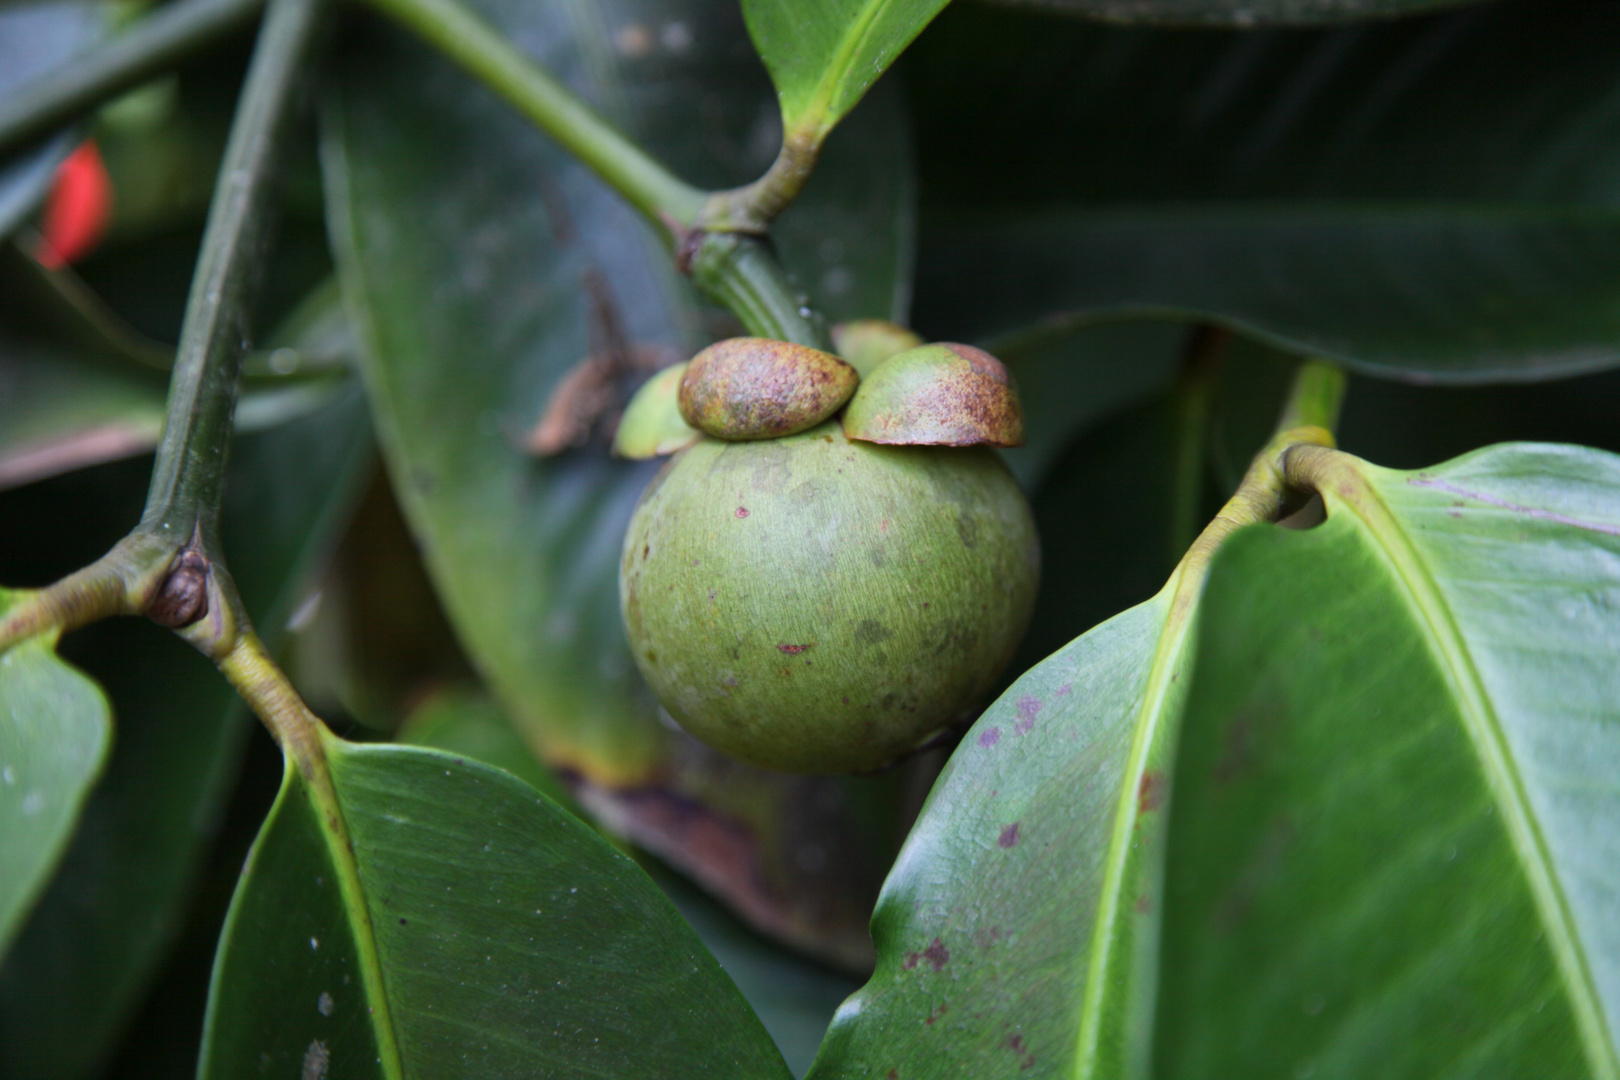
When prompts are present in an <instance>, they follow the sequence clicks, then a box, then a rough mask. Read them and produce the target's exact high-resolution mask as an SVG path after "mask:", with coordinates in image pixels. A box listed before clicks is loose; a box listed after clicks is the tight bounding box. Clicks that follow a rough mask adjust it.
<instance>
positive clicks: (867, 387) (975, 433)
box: [844, 341, 1024, 446]
mask: <svg viewBox="0 0 1620 1080" xmlns="http://www.w3.org/2000/svg"><path fill="white" fill-rule="evenodd" d="M844 434H845V435H847V436H848V437H850V438H851V439H861V440H864V441H866V442H876V443H890V444H900V445H926V446H980V445H984V446H1022V445H1023V443H1024V411H1023V407H1022V405H1020V404H1019V401H1018V391H1017V389H1016V388H1015V387H1014V386H1013V382H1012V377H1011V376H1010V375H1009V374H1008V373H1007V369H1006V367H1005V366H1004V365H1003V364H1002V363H1001V361H1000V360H997V359H996V358H995V357H994V356H991V355H990V354H989V353H987V352H985V351H984V350H983V349H977V348H974V347H973V346H972V345H958V344H956V343H954V342H948V341H944V342H935V343H933V344H931V345H923V346H920V347H918V348H915V349H908V350H906V351H905V352H902V353H898V354H896V355H894V356H892V357H890V358H889V359H887V360H885V361H883V362H882V363H881V364H878V365H877V366H876V367H875V368H873V369H872V372H871V374H870V375H868V376H867V377H866V378H865V379H863V380H862V382H861V385H860V388H859V389H858V390H857V391H856V392H855V396H854V397H853V398H852V399H851V400H850V403H849V408H847V409H845V410H844Z"/></svg>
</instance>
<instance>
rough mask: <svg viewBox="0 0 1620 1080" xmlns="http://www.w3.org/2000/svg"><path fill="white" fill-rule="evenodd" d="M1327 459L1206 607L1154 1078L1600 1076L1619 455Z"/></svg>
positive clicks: (1250, 536) (1619, 722)
mask: <svg viewBox="0 0 1620 1080" xmlns="http://www.w3.org/2000/svg"><path fill="white" fill-rule="evenodd" d="M1328 462H1329V464H1327V465H1326V466H1325V467H1322V468H1320V469H1318V470H1316V471H1315V472H1314V473H1312V474H1311V478H1312V479H1313V481H1314V482H1315V484H1316V486H1317V488H1318V490H1319V491H1320V492H1321V494H1322V496H1323V498H1324V499H1325V500H1326V504H1327V514H1328V516H1327V521H1326V522H1325V523H1324V524H1323V525H1321V526H1319V527H1318V528H1316V529H1313V530H1310V531H1307V532H1294V531H1289V530H1281V529H1274V528H1264V527H1262V528H1256V529H1252V530H1249V531H1247V532H1245V533H1242V534H1240V535H1238V536H1237V537H1235V538H1234V539H1233V540H1232V541H1230V542H1229V544H1228V545H1227V546H1226V547H1225V548H1224V549H1223V550H1222V552H1221V554H1220V555H1219V556H1218V558H1217V560H1216V564H1215V568H1214V570H1213V571H1212V575H1211V578H1210V582H1209V588H1208V592H1207V594H1206V596H1205V598H1204V605H1203V611H1202V614H1201V616H1200V620H1201V621H1200V628H1201V629H1200V631H1199V641H1200V644H1199V657H1198V662H1197V671H1196V675H1195V678H1194V681H1193V689H1192V691H1191V694H1190V699H1189V700H1190V705H1189V709H1188V715H1187V718H1186V721H1185V724H1184V735H1183V743H1182V749H1181V751H1180V754H1179V756H1178V760H1177V767H1176V784H1175V796H1174V815H1173V824H1172V826H1171V832H1170V838H1169V856H1168V863H1169V870H1168V876H1167V881H1166V909H1165V910H1166V923H1165V930H1164V959H1163V970H1164V972H1165V978H1164V979H1163V980H1162V982H1161V986H1162V990H1161V1002H1160V1011H1159V1018H1160V1022H1159V1027H1158V1031H1157V1034H1156V1039H1155V1047H1156V1049H1155V1057H1156V1064H1157V1067H1158V1069H1159V1075H1163V1076H1167V1077H1182V1076H1185V1077H1195V1076H1196V1077H1208V1076H1224V1075H1232V1074H1233V1071H1234V1070H1236V1071H1237V1072H1240V1073H1241V1074H1242V1075H1244V1076H1253V1077H1296V1076H1302V1075H1310V1076H1313V1077H1316V1078H1329V1077H1334V1078H1337V1077H1365V1076H1368V1075H1371V1074H1372V1073H1376V1074H1377V1075H1379V1076H1386V1077H1433V1076H1438V1075H1446V1076H1456V1077H1498V1076H1531V1075H1534V1076H1538V1077H1594V1076H1601V1077H1612V1076H1614V1075H1616V1074H1617V1071H1620V1063H1617V1058H1616V1049H1615V1047H1616V1033H1617V1031H1620V933H1617V928H1620V917H1617V915H1616V908H1615V904H1616V899H1615V898H1616V896H1617V895H1620V871H1617V868H1620V847H1617V838H1620V779H1617V773H1616V770H1615V767H1614V766H1615V762H1616V761H1617V760H1620V699H1617V698H1616V695H1615V687H1616V686H1620V618H1617V613H1620V497H1617V495H1616V492H1617V491H1620V458H1616V457H1614V456H1612V455H1608V454H1602V453H1599V452H1596V451H1591V450H1584V449H1580V448H1576V447H1565V446H1546V445H1533V444H1519V445H1506V446H1498V447H1492V448H1490V449H1487V450H1482V451H1479V452H1477V453H1474V454H1471V455H1468V456H1467V457H1464V458H1461V459H1459V460H1457V461H1453V462H1451V463H1449V464H1446V465H1443V466H1440V467H1438V468H1434V469H1427V470H1420V471H1417V472H1411V473H1401V472H1392V471H1389V470H1384V469H1378V468H1374V467H1373V466H1370V465H1367V464H1365V463H1364V462H1361V461H1360V460H1358V459H1355V458H1351V457H1348V456H1344V455H1340V456H1337V457H1335V458H1331V459H1328Z"/></svg>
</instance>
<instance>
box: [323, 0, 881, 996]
mask: <svg viewBox="0 0 1620 1080" xmlns="http://www.w3.org/2000/svg"><path fill="white" fill-rule="evenodd" d="M481 11H482V12H483V14H485V15H486V16H488V17H489V18H490V19H491V20H492V22H494V23H495V24H496V25H497V26H499V27H501V28H502V29H503V30H504V31H505V32H507V33H508V34H510V35H511V36H512V37H513V39H514V40H517V41H520V42H522V43H524V44H525V46H526V47H527V48H530V49H531V50H533V51H534V52H535V54H536V55H537V57H538V58H539V59H540V60H541V62H542V63H544V64H546V66H547V67H548V68H549V69H550V70H552V71H555V72H557V73H558V74H559V76H560V77H562V78H564V79H565V80H567V81H569V82H570V84H571V85H573V86H574V87H575V88H576V89H579V90H581V91H582V92H584V93H585V94H586V96H587V97H590V98H592V99H594V100H595V101H597V102H598V103H599V104H600V105H601V106H602V107H603V108H604V110H605V111H607V112H608V113H609V115H610V116H612V117H613V118H614V119H615V121H616V122H617V123H619V124H620V125H621V127H622V128H624V129H625V130H627V131H629V132H630V133H632V134H633V135H634V136H636V137H638V138H641V139H642V141H643V142H644V143H645V144H646V145H647V146H648V147H649V149H651V150H652V151H654V152H656V153H657V155H658V156H659V157H660V159H661V160H664V161H666V162H668V163H669V164H670V165H671V167H673V168H675V169H676V170H677V171H679V172H680V173H681V174H682V175H683V176H689V177H691V178H692V179H693V180H694V181H698V182H702V183H705V184H712V185H714V186H722V185H724V184H727V183H735V182H737V181H739V180H747V179H749V178H751V177H752V176H754V175H757V173H758V172H759V171H760V170H762V169H763V168H764V167H765V165H766V164H768V162H769V156H770V153H771V152H772V150H774V146H766V145H763V144H762V142H761V140H759V139H758V138H757V132H758V130H759V128H758V122H759V119H760V114H761V110H762V109H764V110H769V108H770V96H769V95H770V88H769V86H768V84H767V82H766V80H765V77H764V73H763V72H762V71H760V70H759V68H758V65H757V64H756V63H754V61H753V59H752V57H751V55H750V54H749V53H748V50H747V45H746V37H745V31H744V27H743V26H742V20H741V18H740V15H739V14H738V13H737V12H736V11H735V10H734V9H726V8H725V7H724V6H723V5H722V6H718V7H717V6H715V5H711V4H703V3H698V2H695V0H636V2H620V3H614V4H612V5H609V6H608V7H607V8H604V9H603V10H602V11H601V13H600V15H599V16H598V15H597V14H593V15H592V16H591V17H590V18H588V19H585V18H583V17H581V18H580V19H578V20H575V19H574V18H573V17H572V16H570V15H569V14H568V11H567V10H565V9H560V8H553V7H547V6H545V5H533V4H526V3H496V2H493V0H492V2H490V3H487V4H485V5H483V6H482V7H481ZM673 26H678V27H679V28H680V29H679V32H678V33H677V32H676V31H674V30H671V29H670V27H673ZM368 29H369V32H370V33H371V34H373V35H374V36H372V37H369V38H368V39H367V43H366V48H364V49H357V50H354V51H352V52H350V53H349V54H347V56H346V58H345V59H344V61H343V71H342V72H341V79H340V80H339V81H338V88H339V94H338V96H337V97H336V98H335V99H333V100H332V101H330V102H329V103H328V104H329V108H328V111H327V116H326V119H327V124H326V128H325V133H324V138H325V146H326V158H325V163H326V166H327V184H328V191H329V196H330V204H331V207H332V210H333V227H332V235H333V237H334V244H335V246H336V249H337V251H338V253H339V261H340V265H341V275H342V278H343V281H344V288H345V291H346V293H347V298H348V302H349V304H350V306H351V309H352V310H353V312H354V314H355V321H356V324H357V326H358V327H359V329H360V333H361V336H362V338H363V339H364V341H365V352H366V365H367V369H366V377H367V381H368V386H369V389H370V392H371V396H372V403H373V408H374V410H375V415H376V417H377V421H378V428H379V431H380V433H381V438H382V443H383V450H384V454H385V457H386V459H387V463H388V466H389V471H390V474H391V476H392V478H393V481H394V485H395V489H396V491H397V492H398V494H399V497H400V502H401V505H402V508H403V509H404V511H405V514H406V517H407V519H408V520H409V522H410V524H411V527H412V530H413V532H414V533H415V534H416V535H417V536H418V537H419V538H420V540H421V542H422V548H423V554H424V558H425V561H426V563H427V566H428V569H429V571H430V574H431V576H432V578H433V580H434V582H435V584H436V586H437V587H438V590H439V593H440V596H441V598H442V599H443V601H444V605H445V609H446V612H447V614H448V615H449V617H450V620H451V622H452V623H453V625H454V626H455V628H456V630H457V632H458V634H459V636H460V638H461V640H462V642H463V643H464V645H465V646H466V648H467V651H468V653H469V654H470V655H471V656H472V657H473V659H474V661H475V663H476V665H477V667H478V669H479V670H480V672H481V673H483V674H484V675H485V677H486V678H487V679H488V680H489V683H490V686H491V689H492V691H493V692H494V694H495V696H496V698H497V700H498V701H499V703H500V705H501V707H502V709H503V710H504V711H505V713H506V714H507V715H508V716H509V717H510V718H511V720H512V722H513V724H514V725H515V726H516V727H517V728H518V730H519V731H520V732H521V733H522V735H523V737H524V740H525V741H526V742H527V743H528V744H529V745H530V746H531V747H533V748H534V749H535V750H536V751H537V752H538V753H539V754H540V756H541V757H542V758H543V759H544V760H545V761H546V763H547V764H548V765H550V766H551V767H553V768H554V769H558V770H560V771H566V772H567V773H569V774H571V775H572V776H574V777H577V778H578V779H579V780H580V781H581V786H582V788H585V789H587V790H582V791H581V792H580V793H579V798H580V800H581V802H582V803H583V804H584V805H585V806H586V807H587V809H589V810H590V811H591V812H592V813H593V814H595V815H596V816H598V817H599V818H602V819H606V820H608V821H610V822H611V825H612V828H613V829H614V830H615V831H616V832H618V833H620V834H625V835H629V836H630V837H632V838H633V839H635V840H636V842H638V843H641V844H643V845H644V846H647V847H649V848H650V849H652V850H654V851H656V852H657V853H658V854H659V855H660V857H662V858H665V859H666V860H668V861H669V862H671V863H672V864H673V865H675V866H677V867H678V868H679V869H681V870H682V871H683V872H685V873H687V874H689V875H692V876H693V877H695V878H697V879H698V880H699V881H701V882H702V883H703V884H704V885H705V887H707V888H709V889H710V890H712V891H715V892H718V893H719V894H721V895H722V896H724V897H725V898H726V899H727V900H728V901H729V902H731V903H732V904H733V905H735V906H737V907H738V908H740V909H741V910H743V911H744V912H746V913H747V916H748V918H749V919H750V921H752V922H754V924H755V925H756V926H759V927H761V928H762V929H764V930H765V931H766V932H768V933H771V934H773V935H776V936H778V937H786V938H788V939H789V940H792V941H794V942H796V943H798V944H800V945H801V946H804V947H808V948H811V949H815V950H817V951H818V952H819V953H820V955H822V956H824V957H828V958H830V959H833V960H834V961H835V962H838V963H841V964H844V965H856V966H858V965H860V964H861V963H862V962H863V959H864V958H866V957H867V956H869V953H870V943H869V939H868V937H867V934H866V929H865V923H866V916H867V914H868V912H869V910H870V908H869V905H870V900H871V897H872V896H873V895H875V892H876V885H877V880H878V878H879V876H880V875H881V865H882V864H883V862H885V861H886V858H887V855H888V852H889V851H891V850H892V847H891V846H890V845H891V844H892V841H891V839H890V838H889V835H888V829H887V827H886V826H884V825H879V826H878V827H874V828H871V829H866V828H865V826H864V825H859V824H857V823H856V822H855V821H854V820H853V819H854V818H856V817H857V816H858V811H857V810H856V809H854V808H855V807H856V806H857V804H858V803H859V802H860V800H859V799H856V798H854V797H851V796H850V793H849V790H848V789H849V787H850V786H851V785H850V783H849V782H846V781H839V780H816V781H804V780H801V779H797V778H786V777H782V776H779V775H776V774H767V773H764V772H760V771H757V770H748V769H744V768H742V767H739V766H736V765H735V764H734V763H730V762H726V761H724V760H723V759H719V758H718V757H717V755H715V754H713V752H712V751H708V750H707V749H706V748H704V747H702V746H700V745H697V744H695V743H694V742H692V740H690V739H689V738H687V737H685V736H684V735H682V734H679V733H676V732H672V731H670V730H669V729H667V728H665V727H664V726H663V725H662V724H660V723H659V721H658V718H657V707H656V704H655V703H654V701H653V700H652V697H651V695H650V693H648V692H647V690H646V689H645V687H643V686H642V685H641V682H640V679H639V678H638V677H637V676H636V674H635V666H634V662H633V660H632V658H631V656H630V655H629V652H628V649H627V647H626V644H625V639H624V631H623V627H622V625H621V622H620V616H619V601H618V564H619V554H620V547H621V544H622V542H623V536H624V530H625V526H626V524H627V523H628V521H629V518H630V514H631V511H632V509H633V508H634V505H635V502H636V499H637V498H638V497H639V495H640V492H641V490H642V488H643V487H644V485H645V484H646V482H647V480H648V479H649V478H650V477H651V476H652V475H653V473H654V472H655V471H656V468H657V467H656V465H655V464H651V463H646V464H641V465H636V464H627V463H624V462H620V461H614V460H612V459H611V458H610V457H609V456H608V454H607V450H606V447H605V446H601V445H594V444H593V445H590V446H587V447H583V448H580V449H578V450H573V451H570V452H568V453H565V454H562V455H558V456H556V457H551V458H544V459H540V458H535V457H533V456H531V455H530V454H528V453H527V452H525V450H524V447H523V439H524V433H525V432H526V431H529V430H531V429H532V428H533V426H534V424H535V423H536V421H537V419H538V418H539V416H540V415H541V413H542V410H543V409H544V407H545V405H546V402H547V400H548V398H549V396H550V394H551V392H552V391H553V389H554V388H555V387H556V386H557V385H558V383H559V381H560V380H561V379H562V378H564V376H565V375H566V374H567V373H568V371H569V370H570V369H571V368H573V367H574V366H575V365H576V364H578V363H579V362H580V361H581V360H583V359H584V358H585V357H586V356H587V354H589V353H591V352H592V351H594V350H597V349H599V348H601V347H602V342H603V339H604V337H605V336H606V335H605V333H604V329H603V327H602V326H601V325H600V322H601V319H600V316H599V315H597V314H594V313H593V310H594V309H597V308H599V307H601V306H606V307H609V308H611V309H612V311H613V312H614V314H615V316H616V318H617V321H618V324H619V325H618V329H619V330H620V331H622V333H623V335H624V337H625V338H626V339H628V340H629V341H630V342H631V343H632V344H633V345H636V346H640V347H642V348H644V349H646V350H648V351H649V352H651V351H654V350H665V351H667V352H669V353H670V354H671V355H672V356H673V357H674V358H679V357H681V356H683V355H689V354H690V353H691V352H693V351H695V350H696V348H697V347H699V346H700V345H702V344H704V343H706V342H707V341H708V340H709V339H711V338H713V337H726V336H731V335H732V334H734V333H735V332H736V331H735V328H734V323H733V322H732V320H731V319H730V317H729V316H727V315H723V314H720V313H717V312H715V311H714V310H713V309H712V308H707V307H704V306H702V305H701V304H700V303H699V302H698V301H697V299H696V297H695V295H694V293H693V291H692V289H691V287H690V283H689V282H687V281H686V280H685V279H683V278H682V277H681V276H680V275H679V274H678V273H677V272H676V271H675V269H674V268H673V266H672V263H671V260H670V257H669V255H668V253H667V252H666V251H664V250H663V248H662V245H661V243H660V241H659V240H658V238H657V237H656V236H655V235H654V233H653V232H652V230H650V229H649V228H648V227H647V226H646V225H645V224H644V223H643V222H642V221H641V220H640V219H639V218H637V217H636V216H635V214H634V212H633V211H631V210H630V209H629V208H628V207H626V206H625V205H624V204H623V203H622V202H620V201H619V200H618V199H617V198H616V197H615V196H614V195H613V194H612V193H611V192H609V191H607V190H605V189H604V188H602V187H601V186H600V185H599V183H598V182H597V181H596V180H595V179H594V178H593V177H592V176H591V175H590V174H589V173H588V172H587V171H586V170H584V169H583V167H582V166H580V165H579V164H578V163H577V162H574V161H573V160H572V159H570V158H569V157H568V156H567V155H566V154H564V153H563V152H562V151H561V150H559V149H558V148H556V147H555V146H553V145H552V144H550V143H549V142H548V140H547V139H546V138H545V137H544V136H543V135H541V134H539V133H538V132H536V131H534V130H532V129H531V128H530V127H529V126H528V125H527V124H526V123H525V122H524V121H523V120H522V119H521V118H519V117H517V116H516V115H514V114H512V113H511V112H510V111H509V110H508V109H506V108H505V107H504V106H503V105H501V104H500V103H499V102H497V101H495V100H494V99H492V98H491V97H490V96H489V95H488V94H487V93H486V92H485V91H484V90H483V89H482V88H481V87H479V86H478V85H476V84H475V83H474V82H472V81H471V80H470V79H469V78H468V77H467V76H466V75H464V74H462V73H461V72H460V71H459V70H457V69H455V68H452V67H450V66H449V65H448V64H447V63H446V62H444V61H443V60H441V59H440V58H438V57H435V56H433V55H432V54H431V53H429V52H428V51H427V50H425V49H424V48H423V47H422V46H420V45H418V44H416V43H415V42H414V41H412V40H410V39H408V38H405V37H404V36H403V35H402V34H401V33H400V32H398V31H395V30H393V29H392V28H391V27H386V26H376V25H373V26H371V27H369V28H368ZM609 29H611V31H612V32H611V34H610V33H608V30H609ZM666 31H667V32H666ZM672 43H673V44H672ZM899 106H900V101H899V99H898V98H897V97H896V96H894V94H893V93H890V94H887V95H884V94H877V95H874V96H873V97H872V99H870V100H869V101H868V102H866V103H865V104H864V105H863V107H862V108H861V109H860V110H857V112H856V113H855V114H854V115H853V116H852V117H851V121H850V123H849V124H847V125H845V126H844V127H843V129H842V130H841V131H840V132H839V133H838V135H837V136H836V137H835V138H834V139H832V140H831V141H830V142H829V144H828V149H827V155H826V158H825V160H824V162H823V165H824V168H823V169H818V171H817V173H816V174H815V176H814V177H813V178H812V180H811V181H810V183H809V184H808V185H807V187H806V190H805V192H804V193H803V196H802V198H801V199H800V200H799V201H798V202H797V203H796V204H795V206H794V207H793V208H792V209H791V210H790V211H789V213H788V214H787V215H784V223H786V222H787V221H789V220H790V219H792V220H796V222H797V224H795V225H794V229H795V230H796V231H795V233H794V236H795V238H796V239H795V240H794V242H793V243H792V244H791V245H789V244H787V243H784V254H785V255H786V256H787V264H788V267H789V269H790V270H791V271H793V272H794V274H795V276H796V277H797V279H798V282H799V284H800V285H801V286H802V287H804V288H805V289H806V291H807V292H808V293H809V294H810V295H811V297H812V298H813V299H814V300H815V302H817V303H818V304H822V303H824V304H825V306H826V309H827V311H828V313H829V314H831V315H832V317H834V318H853V317H859V316H877V317H886V318H894V317H896V316H897V315H900V316H903V309H904V304H905V297H906V295H907V292H908V290H907V287H906V283H907V280H908V277H909V272H910V249H909V239H910V226H911V210H910V207H911V200H912V197H913V192H912V186H911V180H910V165H909V146H908V144H907V142H906V140H905V139H904V137H903V122H902V121H901V119H900V116H899V113H898V112H897V110H898V108H899ZM423 206H432V207H435V208H436V209H435V212H434V213H433V214H423V213H422V212H421V207H423ZM493 222H499V226H498V227H496V226H495V225H492V224H491V223H493ZM592 281H595V282H598V283H599V284H598V285H596V286H592V285H591V282H592ZM592 289H594V296H593V292H592ZM604 302H605V303H604ZM897 309H898V310H897ZM857 786H858V785H857ZM801 849H802V850H801ZM832 851H839V852H841V853H843V855H842V856H841V857H840V858H839V860H838V866H837V871H838V873H837V874H831V873H828V872H827V871H826V869H825V868H826V866H827V865H828V864H827V861H826V860H827V859H828V857H829V856H828V853H829V852H832ZM818 860H819V861H818Z"/></svg>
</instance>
